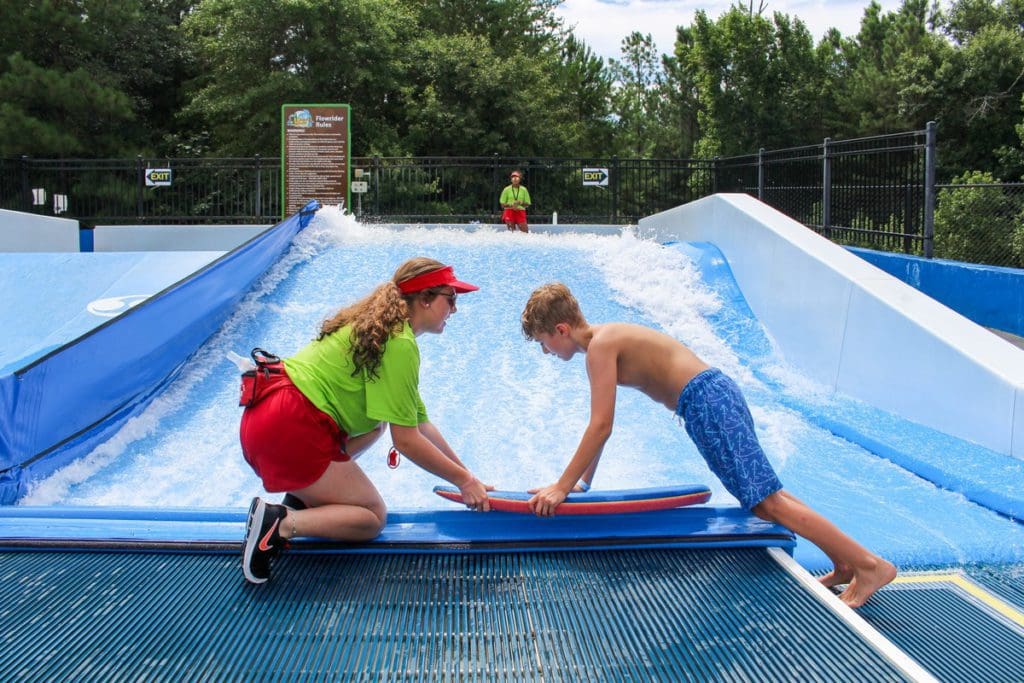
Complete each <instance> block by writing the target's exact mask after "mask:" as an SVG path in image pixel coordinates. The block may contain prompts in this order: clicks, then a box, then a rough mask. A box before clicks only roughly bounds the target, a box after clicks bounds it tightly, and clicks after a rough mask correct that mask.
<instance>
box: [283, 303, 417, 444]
mask: <svg viewBox="0 0 1024 683" xmlns="http://www.w3.org/2000/svg"><path fill="white" fill-rule="evenodd" d="M351 340H352V327H351V326H349V325H346V326H345V327H342V328H341V329H339V330H338V331H336V332H334V333H332V334H329V335H328V336H326V337H324V338H323V339H321V340H317V341H313V342H310V343H309V344H308V345H307V346H306V347H305V348H303V349H302V350H301V351H299V352H298V353H296V354H295V355H294V356H292V357H291V358H286V359H285V361H284V366H285V369H287V371H288V377H289V378H291V380H292V382H293V383H294V384H295V386H296V387H298V388H299V391H301V392H302V393H303V394H304V395H305V396H306V398H308V399H309V400H310V401H311V402H312V403H313V405H315V406H316V407H317V408H319V409H320V410H322V411H324V412H325V413H327V414H328V415H330V416H331V417H333V418H334V420H335V421H336V422H337V423H338V425H339V426H340V427H341V429H342V430H344V431H345V433H346V434H348V435H350V436H358V435H360V434H365V433H366V432H369V431H371V430H372V429H374V428H375V427H376V426H377V424H378V423H380V422H390V423H392V424H396V425H400V426H403V427H415V426H417V425H418V424H420V423H422V422H426V421H427V419H428V418H427V409H426V406H424V405H423V399H421V398H420V391H419V382H420V350H419V347H418V346H417V345H416V336H415V335H414V334H413V332H412V328H411V327H410V326H409V323H408V322H406V323H405V324H404V325H403V327H402V330H401V331H400V332H398V333H397V334H394V335H392V336H391V338H390V339H388V342H387V344H385V346H384V355H383V357H382V358H381V362H380V366H379V367H378V368H377V377H376V378H370V377H369V374H368V373H367V372H366V371H365V370H363V371H361V372H358V373H356V374H355V376H353V375H352V370H353V368H354V367H355V366H354V365H353V363H352V344H351Z"/></svg>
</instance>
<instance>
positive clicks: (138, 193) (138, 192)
mask: <svg viewBox="0 0 1024 683" xmlns="http://www.w3.org/2000/svg"><path fill="white" fill-rule="evenodd" d="M135 180H136V182H135V217H136V218H142V193H143V191H144V188H145V186H146V170H145V168H143V166H142V155H141V154H139V155H136V157H135Z"/></svg>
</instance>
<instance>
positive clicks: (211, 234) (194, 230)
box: [92, 225, 272, 251]
mask: <svg viewBox="0 0 1024 683" xmlns="http://www.w3.org/2000/svg"><path fill="white" fill-rule="evenodd" d="M270 227H272V226H270V225H97V226H96V227H95V228H94V229H93V231H92V232H93V236H92V239H93V251H230V250H232V249H234V248H235V247H237V246H238V245H240V244H242V243H244V242H246V241H248V240H250V239H252V238H253V237H255V236H256V235H258V234H259V233H261V232H263V231H264V230H266V229H268V228H270Z"/></svg>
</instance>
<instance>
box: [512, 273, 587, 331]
mask: <svg viewBox="0 0 1024 683" xmlns="http://www.w3.org/2000/svg"><path fill="white" fill-rule="evenodd" d="M520 320H521V321H522V324H523V336H525V337H526V338H527V339H529V340H530V341H534V340H536V339H537V335H538V334H542V333H548V334H551V333H553V332H554V331H555V325H557V324H558V323H568V324H569V325H570V326H572V327H580V326H582V325H586V324H587V320H586V318H584V317H583V312H582V311H581V310H580V304H579V302H578V301H576V297H574V296H573V295H572V292H570V291H569V288H568V287H566V286H565V285H563V284H562V283H561V282H552V283H550V284H546V285H542V286H540V287H538V288H537V289H535V290H533V294H531V295H530V298H529V299H528V300H527V302H526V307H525V308H524V309H523V315H522V317H521V318H520Z"/></svg>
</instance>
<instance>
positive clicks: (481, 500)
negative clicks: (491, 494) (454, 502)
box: [459, 477, 494, 512]
mask: <svg viewBox="0 0 1024 683" xmlns="http://www.w3.org/2000/svg"><path fill="white" fill-rule="evenodd" d="M493 490H494V487H493V486H486V485H484V484H483V483H481V481H480V480H479V479H477V478H476V477H472V478H471V479H470V480H469V481H467V482H465V483H463V484H462V485H460V486H459V492H460V493H462V500H463V502H464V503H465V504H466V507H468V508H469V509H470V510H476V511H478V512H489V511H490V509H491V499H490V498H488V497H487V492H488V491H493Z"/></svg>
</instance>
